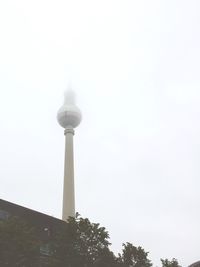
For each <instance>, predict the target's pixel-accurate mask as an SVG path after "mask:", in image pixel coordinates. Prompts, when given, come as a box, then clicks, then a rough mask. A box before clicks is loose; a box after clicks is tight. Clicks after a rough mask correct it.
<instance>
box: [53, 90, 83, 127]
mask: <svg viewBox="0 0 200 267" xmlns="http://www.w3.org/2000/svg"><path fill="white" fill-rule="evenodd" d="M81 119H82V116H81V111H80V109H79V108H78V107H77V106H76V105H75V94H74V92H73V91H71V90H70V91H68V92H66V93H65V101H64V104H63V106H62V107H61V108H60V109H59V110H58V113H57V120H58V123H59V124H60V126H62V127H63V128H65V129H66V128H76V127H77V126H78V125H79V124H80V122H81Z"/></svg>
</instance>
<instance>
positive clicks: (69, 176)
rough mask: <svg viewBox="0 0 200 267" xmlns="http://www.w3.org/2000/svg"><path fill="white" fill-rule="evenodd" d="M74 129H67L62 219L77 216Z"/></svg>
mask: <svg viewBox="0 0 200 267" xmlns="http://www.w3.org/2000/svg"><path fill="white" fill-rule="evenodd" d="M73 136H74V129H73V128H67V129H65V162H64V188H63V210H62V219H63V220H64V221H66V220H67V219H68V218H69V217H75V192H74V154H73Z"/></svg>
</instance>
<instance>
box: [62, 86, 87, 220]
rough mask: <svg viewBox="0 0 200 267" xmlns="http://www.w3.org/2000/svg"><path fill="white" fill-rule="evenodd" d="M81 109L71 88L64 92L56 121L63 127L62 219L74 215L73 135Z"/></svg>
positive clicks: (78, 121) (79, 118) (78, 122)
mask: <svg viewBox="0 0 200 267" xmlns="http://www.w3.org/2000/svg"><path fill="white" fill-rule="evenodd" d="M81 118H82V116H81V111H80V110H79V108H78V107H77V106H76V105H75V93H74V92H73V91H72V90H67V91H66V92H65V97H64V104H63V105H62V106H61V108H60V109H59V110H58V113H57V120H58V123H59V124H60V125H61V126H62V127H63V128H64V129H65V130H64V134H65V161H64V186H63V210H62V219H63V220H64V221H66V220H68V218H69V217H75V192H74V155H73V153H74V152H73V136H74V128H76V127H77V126H78V125H79V124H80V122H81Z"/></svg>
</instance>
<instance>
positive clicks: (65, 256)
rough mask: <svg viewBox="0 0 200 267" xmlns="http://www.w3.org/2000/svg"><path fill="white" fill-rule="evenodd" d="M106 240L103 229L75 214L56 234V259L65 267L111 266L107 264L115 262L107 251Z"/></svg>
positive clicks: (106, 233) (111, 254)
mask: <svg viewBox="0 0 200 267" xmlns="http://www.w3.org/2000/svg"><path fill="white" fill-rule="evenodd" d="M108 239H109V234H108V232H107V231H106V230H105V228H104V227H100V225H99V224H98V223H91V222H90V221H89V219H87V218H86V219H83V218H81V217H80V216H79V215H78V214H77V215H76V218H72V217H71V218H70V219H69V220H68V223H67V224H66V225H65V227H64V229H63V230H62V232H60V233H58V236H57V238H56V241H55V244H56V257H57V258H59V259H60V261H61V264H63V265H64V264H65V265H66V266H76V267H79V266H81V267H83V266H87V267H89V266H102V267H103V266H112V265H108V264H113V263H114V262H115V256H114V254H113V253H112V252H111V251H110V250H109V245H110V243H109V241H108ZM106 264H107V265H106ZM63 265H62V266H63Z"/></svg>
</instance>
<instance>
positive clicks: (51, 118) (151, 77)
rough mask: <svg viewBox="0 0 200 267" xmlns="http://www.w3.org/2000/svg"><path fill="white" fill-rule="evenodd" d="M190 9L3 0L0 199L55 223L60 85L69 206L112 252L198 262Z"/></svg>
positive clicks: (198, 136) (165, 0) (126, 2)
mask: <svg viewBox="0 0 200 267" xmlns="http://www.w3.org/2000/svg"><path fill="white" fill-rule="evenodd" d="M199 14H200V1H199V0H152V1H150V0H120V1H119V0H101V1H96V0H91V1H89V0H79V1H78V0H77V1H76V0H75V1H72V0H71V1H68V0H65V1H64V0H56V1H55V0H34V1H27V0H18V1H15V0H2V1H1V3H0V129H1V131H0V133H1V138H0V166H1V167H0V197H1V198H3V199H5V200H8V201H11V202H15V203H17V204H20V205H23V206H26V207H29V208H31V209H35V210H38V211H41V212H44V213H47V214H49V215H53V216H55V217H58V218H61V208H62V185H63V156H64V135H63V129H62V128H61V127H60V126H59V125H58V123H57V121H56V113H57V110H58V109H59V107H60V106H61V104H62V101H63V91H64V90H65V89H66V87H67V84H68V82H70V81H71V84H72V87H73V88H74V89H75V90H76V93H77V104H78V106H79V107H80V108H81V110H82V113H83V121H82V123H81V125H80V126H79V127H78V128H77V130H76V135H75V176H76V177H75V179H76V181H75V183H76V210H77V211H78V212H79V213H81V215H82V216H83V217H89V218H90V219H91V220H92V221H94V222H100V223H101V224H102V225H103V226H105V227H106V228H107V230H108V231H109V232H110V236H111V242H112V243H113V249H114V251H116V252H118V251H120V249H121V243H123V242H125V241H129V242H132V243H133V244H134V245H137V246H138V245H141V246H142V247H144V248H145V250H146V251H150V258H151V259H152V261H153V262H154V264H156V265H157V266H158V265H160V263H159V259H160V258H172V257H176V258H178V260H179V261H180V263H181V264H182V265H183V266H187V265H189V264H190V263H192V262H194V261H196V260H199V259H200V252H199V246H200V231H199V226H200V213H199V210H200V195H199V187H200V180H199V177H200V164H199V161H200V123H199V117H200V104H199V103H200V90H199V88H200V75H199V71H200V16H199Z"/></svg>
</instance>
